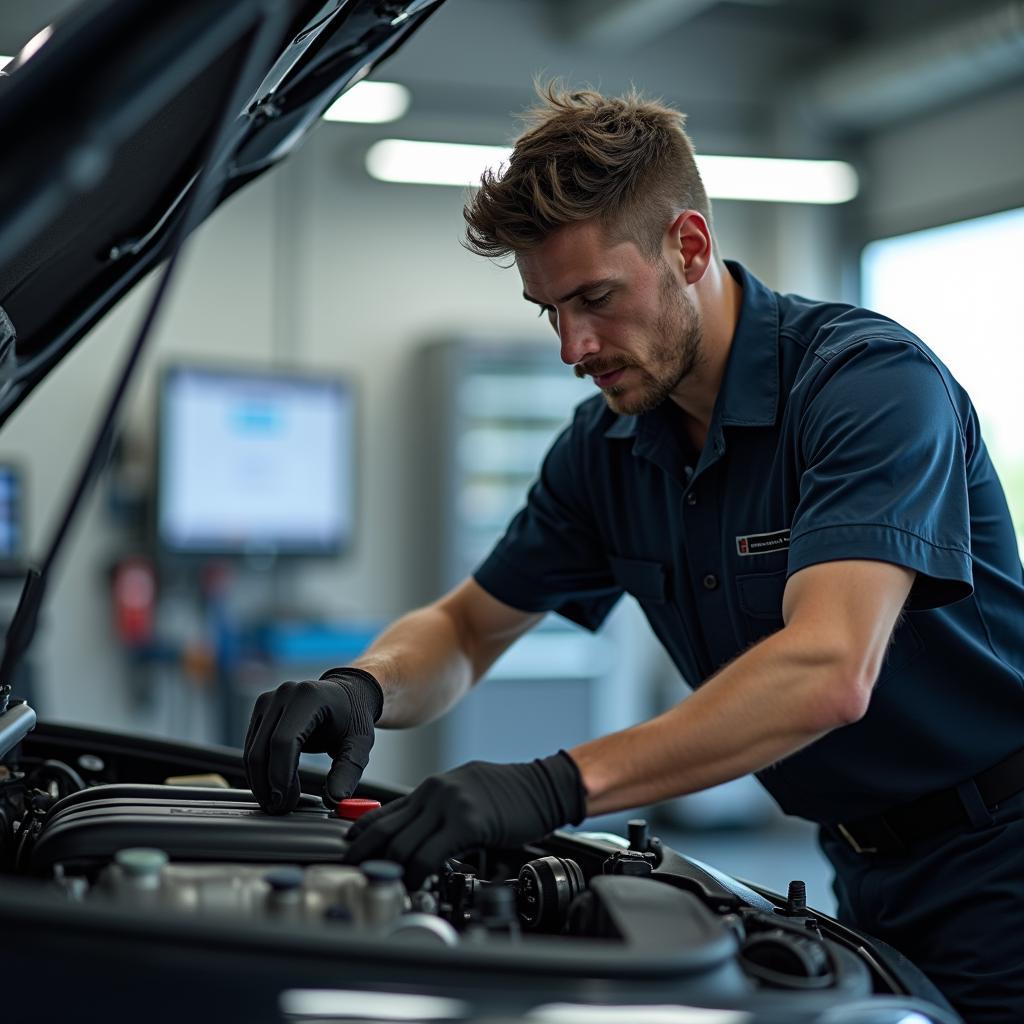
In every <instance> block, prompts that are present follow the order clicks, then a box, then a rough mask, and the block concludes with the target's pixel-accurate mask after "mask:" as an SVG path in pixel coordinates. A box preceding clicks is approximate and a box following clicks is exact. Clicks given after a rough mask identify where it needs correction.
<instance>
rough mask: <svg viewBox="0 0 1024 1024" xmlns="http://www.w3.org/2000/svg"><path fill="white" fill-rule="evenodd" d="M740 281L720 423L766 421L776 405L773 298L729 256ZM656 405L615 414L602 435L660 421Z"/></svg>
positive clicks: (630, 432)
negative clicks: (633, 412)
mask: <svg viewBox="0 0 1024 1024" xmlns="http://www.w3.org/2000/svg"><path fill="white" fill-rule="evenodd" d="M725 265H726V267H727V268H728V270H729V272H730V273H731V274H732V276H733V277H734V278H735V279H736V280H737V281H738V282H739V284H740V285H742V287H743V302H742V305H741V306H740V315H739V320H738V321H737V323H736V331H735V333H734V334H733V339H732V347H731V349H730V351H729V360H728V362H727V364H726V367H725V376H724V377H723V379H722V387H721V390H720V391H719V393H718V398H717V400H716V402H715V412H714V414H713V416H712V422H713V423H714V421H716V420H717V422H718V423H719V424H721V425H722V426H734V427H770V426H771V425H772V424H773V423H774V422H775V418H776V416H777V415H778V407H779V303H778V299H777V298H776V295H775V292H773V291H772V290H771V289H770V288H769V287H768V286H767V285H765V284H763V283H762V282H761V281H759V280H758V279H757V278H756V277H754V275H753V274H751V273H750V271H749V270H747V269H746V267H744V266H743V265H742V264H740V263H737V262H736V261H735V260H725ZM659 411H660V410H659V409H655V410H653V411H652V412H649V413H644V414H643V415H641V416H617V417H616V418H615V420H614V421H613V422H612V424H611V426H610V427H608V429H607V430H606V431H605V432H604V436H605V437H610V438H629V437H635V436H636V435H637V431H638V428H639V427H640V426H641V425H642V424H643V425H644V426H645V427H646V426H647V425H648V423H649V424H650V425H651V426H653V425H654V424H653V421H654V420H657V421H659V422H660V421H661V419H662V416H660V415H658V413H659Z"/></svg>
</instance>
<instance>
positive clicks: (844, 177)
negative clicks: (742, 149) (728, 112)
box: [697, 156, 858, 203]
mask: <svg viewBox="0 0 1024 1024" xmlns="http://www.w3.org/2000/svg"><path fill="white" fill-rule="evenodd" d="M697 166H698V167H699V168H700V176H701V178H703V179H704V188H705V189H706V190H707V193H708V195H709V196H711V197H712V198H713V199H746V200H755V201H758V200H760V201H762V202H768V203H846V202H849V201H850V200H851V199H853V197H854V196H855V195H856V194H857V186H858V182H857V172H856V171H855V170H854V169H853V168H852V167H851V166H850V165H849V164H847V163H843V162H842V161H841V160H777V159H773V158H769V157H757V156H698V157H697Z"/></svg>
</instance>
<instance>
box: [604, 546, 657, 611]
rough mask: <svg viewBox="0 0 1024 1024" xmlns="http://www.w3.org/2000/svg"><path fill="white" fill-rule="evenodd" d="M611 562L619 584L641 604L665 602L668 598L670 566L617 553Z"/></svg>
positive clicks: (611, 558)
mask: <svg viewBox="0 0 1024 1024" xmlns="http://www.w3.org/2000/svg"><path fill="white" fill-rule="evenodd" d="M609 562H610V563H611V567H612V574H613V575H614V576H615V579H616V581H617V582H618V584H619V585H620V586H621V587H622V588H623V589H624V590H627V591H628V592H629V593H630V594H632V595H633V596H634V597H635V598H636V599H637V600H638V601H639V602H640V603H641V604H648V603H651V604H664V603H665V602H666V601H667V600H668V597H669V584H668V567H667V566H666V565H664V563H662V562H648V561H645V560H643V559H639V558H619V557H618V556H617V555H611V556H610V557H609Z"/></svg>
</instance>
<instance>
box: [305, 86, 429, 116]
mask: <svg viewBox="0 0 1024 1024" xmlns="http://www.w3.org/2000/svg"><path fill="white" fill-rule="evenodd" d="M408 109H409V90H408V89H406V87H405V86H404V85H399V84H398V83H397V82H359V83H358V85H354V86H352V88H351V89H349V91H348V92H346V93H345V94H344V95H343V96H339V97H338V99H336V100H335V101H334V102H333V103H332V104H331V105H330V106H329V107H328V108H327V111H326V113H325V114H324V120H325V121H360V122H362V123H364V124H379V123H381V122H384V121H397V120H398V119H399V118H400V117H401V116H402V115H403V114H404V113H405V112H406V111H407V110H408Z"/></svg>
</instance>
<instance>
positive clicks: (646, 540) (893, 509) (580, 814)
mask: <svg viewBox="0 0 1024 1024" xmlns="http://www.w3.org/2000/svg"><path fill="white" fill-rule="evenodd" d="M540 92H541V103H540V105H539V106H538V107H537V108H536V109H535V110H533V111H532V112H530V114H529V115H528V116H529V121H528V124H527V128H526V130H525V132H524V133H523V134H522V135H521V137H520V138H519V139H518V141H517V142H516V145H515V148H514V151H513V154H512V157H511V160H510V162H509V164H508V166H507V168H506V169H504V172H503V173H497V174H495V173H491V172H488V173H486V174H485V175H484V177H483V179H482V183H481V187H480V189H479V191H478V192H477V193H476V195H475V196H474V198H473V199H472V200H471V201H470V203H469V205H468V206H467V208H466V211H465V217H466V220H467V223H468V232H467V242H466V244H467V246H468V247H469V248H470V249H472V250H473V251H475V252H477V253H479V254H481V255H484V256H487V257H492V258H493V257H497V258H502V257H511V259H512V260H513V261H514V263H515V265H516V266H517V268H518V270H519V273H520V276H521V278H522V282H523V286H524V291H523V294H524V297H525V298H526V299H527V300H528V301H529V302H532V303H535V304H536V305H537V306H539V307H540V313H541V315H546V316H547V318H548V320H549V322H550V323H551V326H552V327H553V328H554V330H555V332H556V333H557V335H558V339H559V343H560V345H561V357H562V360H563V361H564V362H565V363H566V364H567V365H569V366H571V367H572V368H573V370H574V371H575V373H576V374H577V375H578V376H580V377H583V376H589V377H590V378H592V379H593V381H594V383H595V384H596V386H597V388H598V389H599V390H600V392H601V393H600V394H599V395H595V396H594V397H593V398H591V399H590V400H588V401H585V402H583V403H582V404H581V405H580V406H579V407H578V408H577V410H576V412H575V416H574V418H573V420H572V422H571V424H570V425H569V426H568V427H567V428H566V430H565V431H564V432H563V433H562V434H561V435H560V436H559V437H558V438H557V440H556V441H555V442H554V444H553V446H552V448H551V449H550V451H549V452H548V454H547V455H546V457H545V459H544V462H543V466H542V468H541V470H540V475H539V478H538V480H537V481H536V483H535V484H534V486H533V488H532V489H531V491H530V494H529V497H528V499H527V502H526V505H525V507H524V508H523V510H522V511H520V512H519V514H518V515H517V516H516V517H515V519H514V520H513V522H512V523H511V525H510V526H509V528H508V531H507V533H506V534H505V536H504V538H503V539H502V540H500V541H499V542H498V544H497V545H496V547H495V548H494V550H493V552H492V553H491V554H490V555H489V557H488V558H487V559H486V560H485V561H484V562H483V564H482V565H480V566H479V568H478V569H477V570H476V572H475V573H474V574H473V576H472V578H469V579H467V580H466V581H465V582H463V583H462V584H461V585H459V586H458V587H456V588H455V589H454V590H453V591H452V592H451V593H449V594H447V595H445V596H444V597H442V598H441V599H439V600H438V601H437V602H435V603H434V604H432V605H429V606H427V607H425V608H422V609H419V610H417V611H414V612H412V613H410V614H408V615H406V616H404V617H403V618H401V619H399V620H398V621H397V622H396V623H394V624H393V625H392V626H391V627H389V628H388V629H387V630H385V632H384V633H383V634H382V635H381V636H380V637H379V638H378V639H377V640H376V641H375V642H374V644H373V645H372V646H371V647H370V648H369V649H368V650H367V652H366V653H365V655H364V656H362V657H361V658H359V659H358V660H357V661H356V662H355V663H354V664H353V665H351V666H347V667H343V668H337V669H331V670H329V671H328V672H326V673H325V674H324V676H323V677H322V678H321V680H318V681H306V682H301V683H294V682H288V683H284V684H283V685H282V686H280V687H279V688H278V689H277V690H274V691H271V692H269V693H265V694H263V695H262V696H261V697H260V698H259V700H258V701H257V703H256V707H255V709H254V712H253V717H252V721H251V723H250V726H249V732H248V735H247V737H246V744H245V763H246V768H247V771H248V773H249V779H250V783H251V785H252V788H253V791H254V793H255V794H256V796H257V798H258V800H259V801H260V803H261V804H262V806H263V807H264V808H265V809H267V810H268V811H270V812H272V813H283V812H286V811H288V810H290V809H291V808H293V807H294V806H295V804H296V801H297V799H298V795H299V783H298V777H297V772H296V766H297V760H298V755H299V752H300V750H307V751H326V752H328V753H330V754H331V755H332V757H333V758H334V764H333V767H332V769H331V771H330V774H329V776H328V779H327V784H326V794H325V799H329V800H332V801H333V800H337V799H340V798H342V797H345V796H347V795H349V794H350V793H351V792H352V791H353V789H354V788H355V785H356V783H357V781H358V779H359V777H360V774H361V772H362V770H363V768H364V767H365V765H366V762H367V758H368V756H369V752H370V747H371V745H372V743H373V734H374V726H375V724H376V725H380V726H385V727H389V728H401V727H406V726H412V725H417V724H419V723H422V722H425V721H427V720H429V719H432V718H434V717H436V716H437V715H440V714H441V713H443V712H444V711H445V710H446V709H448V708H449V707H451V706H452V705H453V704H454V703H455V702H456V701H457V700H459V699H460V698H461V697H462V696H464V695H465V693H466V692H467V691H468V690H469V689H470V687H471V686H472V685H473V684H474V683H475V682H476V681H477V680H478V679H479V678H480V677H481V676H482V675H483V674H484V673H485V672H486V671H487V669H488V667H489V666H490V665H491V664H492V663H493V662H494V661H495V659H496V658H497V657H498V656H499V655H500V654H501V653H502V652H503V651H504V650H505V649H506V648H507V647H508V646H509V645H510V644H511V643H512V642H513V641H514V640H515V639H516V638H517V637H519V636H521V635H522V634H523V633H524V632H526V631H527V630H528V629H530V628H531V627H532V626H534V625H536V624H537V623H538V622H539V621H540V620H541V618H542V617H543V616H544V614H545V613H546V612H549V611H555V612H558V613H559V614H561V615H563V616H565V617H566V618H568V619H571V620H572V621H573V622H576V623H579V624H580V625H582V626H584V627H586V628H587V629H591V630H592V629H596V628H597V627H598V626H599V625H600V624H601V622H602V621H603V620H604V618H605V616H606V615H607V614H608V612H609V610H610V609H611V607H612V606H613V605H614V604H615V602H616V601H617V600H618V599H619V597H620V596H621V595H622V593H623V592H624V591H628V592H629V593H631V594H632V595H633V596H634V597H635V598H636V599H637V601H638V602H639V603H640V605H641V606H642V608H643V610H644V612H645V613H646V615H647V618H648V620H649V621H650V623H651V626H652V627H653V630H654V632H655V633H656V635H657V636H658V638H659V639H660V641H661V642H662V643H663V644H664V646H665V647H666V649H667V650H668V652H669V654H670V655H671V657H672V659H673V661H674V662H675V664H676V665H677V667H678V668H679V670H680V672H681V673H682V675H683V677H684V678H685V679H686V680H688V681H690V682H692V683H693V684H695V686H696V689H695V692H694V693H693V694H692V695H691V696H689V697H688V698H686V699H685V700H683V701H682V702H681V703H680V704H679V705H677V706H676V707H673V708H672V709H670V710H669V711H667V712H665V713H664V714H662V715H660V716H658V717H657V718H654V719H652V720H650V721H647V722H644V723H642V724H639V725H636V726H634V727H632V728H629V729H625V730H623V731H621V732H617V733H614V734H612V735H609V736H604V737H601V738H598V739H594V740H592V741H590V742H587V743H584V744H582V745H580V746H578V747H575V748H573V749H572V750H569V751H564V750H563V751H559V752H557V753H555V754H553V755H552V756H550V757H547V758H542V759H538V760H536V761H533V762H532V763H529V764H490V763H485V762H472V763H470V764H466V765H463V766H461V767H458V768H456V769H454V770H453V771H449V772H445V773H443V774H440V775H436V776H433V777H431V778H429V779H427V780H426V781H425V782H424V783H423V784H422V785H420V786H419V787H418V788H417V789H415V790H413V792H412V793H410V794H409V795H408V796H406V797H403V798H401V799H399V800H396V801H394V802H392V803H389V804H388V805H387V806H385V807H384V808H382V809H381V810H380V811H377V812H374V813H372V814H370V815H367V816H365V817H364V818H363V819H362V820H361V821H360V822H359V823H358V824H357V825H355V826H354V827H353V828H352V830H351V833H350V837H351V838H352V839H353V843H352V846H351V848H350V852H349V859H350V860H352V861H353V862H358V861H360V860H363V859H365V858H367V857H387V858H390V859H393V860H397V861H400V862H402V863H404V864H406V866H407V871H408V874H409V878H410V880H411V881H413V882H416V881H419V880H420V879H422V878H423V877H424V876H425V875H426V874H428V873H430V872H434V871H437V870H438V869H439V868H440V866H441V864H442V862H443V860H444V858H445V857H447V856H450V855H454V854H456V853H458V852H459V851H463V850H467V849H470V848H472V847H476V846H479V845H489V844H519V843H523V842H527V841H531V840H535V839H537V838H539V837H541V836H543V835H545V834H547V833H548V832H550V831H551V830H553V829H555V828H558V827H560V826H563V825H566V824H578V823H579V822H580V821H582V819H583V818H584V817H585V816H586V815H590V814H604V813H607V812H611V811H620V810H624V809H627V808H634V807H639V806H643V805H648V804H652V803H655V802H657V801H659V800H665V799H668V798H671V797H675V796H679V795H681V794H686V793H692V792H694V791H696V790H701V789H704V788H706V787H709V786H715V785H717V784H719V783H723V782H726V781H728V780H730V779H735V778H737V777H738V776H741V775H743V774H745V773H747V772H754V773H756V774H757V777H758V778H759V779H760V781H761V782H762V783H763V784H764V785H765V787H766V788H767V789H768V790H769V792H770V793H771V794H772V795H773V796H774V798H775V799H776V801H777V802H778V803H779V804H780V806H781V807H782V808H783V810H785V811H786V812H787V813H789V814H796V815H800V816H802V817H804V818H807V819H810V820H811V821H814V822H817V823H819V825H820V826H821V829H820V835H821V843H822V846H823V848H824V850H825V852H826V854H827V855H828V857H829V858H830V859H831V861H832V863H833V865H834V866H835V870H836V882H835V888H836V894H837V898H838V904H839V916H840V918H841V920H844V921H846V922H848V923H850V924H851V925H853V926H854V927H857V928H859V929H862V930H864V931H866V932H868V933H870V934H873V935H875V936H877V937H879V938H882V939H885V940H887V941H889V942H890V943H891V944H892V945H894V946H895V947H896V948H898V949H899V950H901V951H902V952H904V953H905V954H907V955H908V956H909V957H910V958H911V959H912V960H914V961H916V962H917V963H918V965H919V966H921V967H922V968H923V969H924V970H925V971H926V973H928V974H929V975H930V977H931V978H932V980H933V981H934V982H935V983H936V984H937V985H938V986H939V988H940V989H942V990H943V991H944V992H945V993H946V995H947V996H948V997H949V998H950V1000H951V1002H952V1003H953V1004H954V1005H955V1006H956V1007H957V1009H958V1010H959V1011H960V1012H961V1013H962V1014H963V1015H964V1016H965V1017H966V1018H967V1019H968V1020H969V1021H972V1022H980V1021H985V1022H995V1021H1006V1022H1009V1021H1017V1022H1019V1021H1021V1020H1024V969H1022V965H1024V898H1022V897H1024V820H1022V818H1024V815H1022V812H1024V751H1022V749H1021V748H1022V747H1024V569H1022V566H1021V561H1020V557H1019V553H1018V547H1017V541H1016V538H1015V535H1014V530H1013V528H1012V526H1011V521H1010V516H1009V511H1008V508H1007V504H1006V499H1005V497H1004V494H1003V490H1002V487H1001V485H1000V483H999V480H998V478H997V476H996V473H995V471H994V469H993V466H992V463H991V462H990V460H989V456H988V453H987V451H986V448H985V444H984V442H983V441H982V438H981V435H980V432H979V427H978V418H977V415H976V413H975V410H974V408H973V407H972V405H971V402H970V399H969V398H968V396H967V394H966V393H965V392H964V390H963V389H962V388H961V387H960V386H959V385H958V384H957V382H956V381H955V380H954V379H953V377H952V376H951V375H950V373H949V371H948V370H947V369H946V367H945V366H944V365H943V364H942V363H941V362H940V361H939V360H938V359H937V358H936V356H935V355H934V354H933V353H932V352H931V351H930V350H929V349H928V348H927V347H926V345H925V344H923V343H922V342H921V341H920V340H919V339H918V338H916V337H915V336H914V335H913V334H911V333H910V332H909V331H908V330H906V329H905V328H903V327H901V326H900V325H899V324H896V323H894V322H893V321H891V320H888V319H886V318H885V317H883V316H880V315H879V314H876V313H873V312H870V311H868V310H865V309H859V308H856V307H852V306H848V305H841V304H837V303H827V302H815V301H810V300H808V299H805V298H801V297H798V296H793V295H781V294H778V293H776V292H774V291H772V290H770V289H769V288H768V287H766V286H765V285H764V284H762V283H761V282H760V281H759V280H757V278H755V277H754V276H753V275H752V274H751V273H750V272H749V271H748V270H746V269H744V268H743V267H742V266H740V265H739V264H738V263H735V262H732V261H725V260H723V259H721V257H720V256H719V254H718V251H717V242H716V239H715V234H714V230H713V225H712V213H711V207H710V203H709V202H708V199H707V195H706V193H705V191H704V188H703V185H702V183H701V179H700V175H699V173H698V170H697V166H696V163H695V160H694V153H693V148H692V145H691V143H690V140H689V138H688V137H687V135H686V133H685V131H684V127H683V125H684V121H683V116H682V115H681V114H679V112H678V111H676V110H674V109H672V108H670V107H666V106H663V105H661V104H657V103H653V102H649V101H646V100H645V99H644V98H643V97H641V96H639V95H637V94H635V93H631V94H630V95H627V96H625V97H621V98H605V97H603V96H601V95H599V94H598V93H595V92H592V91H582V92H567V91H565V90H564V89H563V88H562V87H561V86H559V85H558V84H557V83H552V84H549V85H548V86H546V87H543V88H542V89H541V90H540ZM963 258H964V259H971V260H974V259H983V258H984V254H982V253H970V252H965V253H963ZM956 274H957V268H956V267H955V266H951V267H950V268H949V280H948V281H945V282H941V281H939V282H936V301H949V300H950V299H951V298H952V300H953V301H955V299H956ZM524 401H528V396H526V395H524ZM623 685H629V681H628V680H623Z"/></svg>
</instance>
